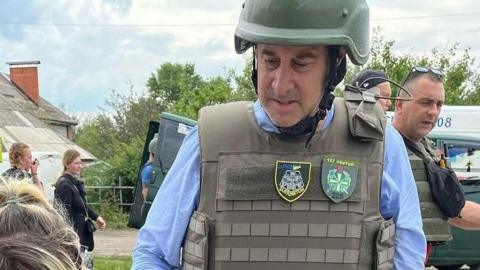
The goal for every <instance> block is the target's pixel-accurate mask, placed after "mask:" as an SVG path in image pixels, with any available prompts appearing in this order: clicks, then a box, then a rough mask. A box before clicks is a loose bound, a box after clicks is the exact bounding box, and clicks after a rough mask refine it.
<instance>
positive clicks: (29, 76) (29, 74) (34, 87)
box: [7, 61, 40, 106]
mask: <svg viewBox="0 0 480 270" xmlns="http://www.w3.org/2000/svg"><path fill="white" fill-rule="evenodd" d="M7 64H8V65H9V66H10V81H12V82H13V83H14V84H15V85H16V86H17V87H18V88H20V90H22V92H23V93H24V94H25V95H27V97H28V98H29V99H30V100H32V101H33V103H35V105H37V106H38V105H39V103H40V94H39V90H38V72H37V65H39V64H40V61H19V62H7Z"/></svg>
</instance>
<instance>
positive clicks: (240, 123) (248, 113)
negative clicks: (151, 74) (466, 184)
mask: <svg viewBox="0 0 480 270" xmlns="http://www.w3.org/2000/svg"><path fill="white" fill-rule="evenodd" d="M347 103H348V102H347ZM350 105H351V104H350ZM334 106H335V116H334V118H333V121H332V123H331V124H330V125H329V126H328V127H327V128H326V129H324V130H322V131H321V132H317V134H316V135H315V136H314V137H313V139H312V140H311V143H310V144H309V145H308V146H307V147H306V146H305V141H304V140H298V141H295V140H289V141H287V140H286V139H284V138H283V139H282V138H279V137H278V135H277V134H269V133H267V132H265V131H264V130H262V129H261V127H259V126H258V125H257V123H256V120H255V116H254V112H253V106H252V103H247V102H237V103H231V104H227V105H217V106H212V107H207V108H204V109H202V111H201V113H200V119H199V131H200V142H201V143H200V145H201V179H202V180H201V194H200V204H199V207H198V209H197V211H196V212H194V214H193V216H192V218H191V220H190V224H189V228H188V231H187V235H186V239H185V244H184V247H183V264H182V269H187V270H189V269H191V270H194V269H228V270H245V269H248V270H254V269H276V270H283V269H288V270H291V269H302V270H310V269H312V270H313V269H322V270H333V269H335V270H339V269H392V265H393V264H392V258H393V253H394V232H395V226H394V224H393V221H392V220H384V219H383V218H382V216H381V215H380V212H379V198H380V181H381V177H382V171H383V159H384V149H383V147H384V143H383V141H379V140H370V141H365V140H360V139H358V138H355V137H353V136H352V135H351V133H350V132H349V128H348V127H347V122H349V119H348V116H347V115H348V113H347V109H348V104H347V106H346V102H344V101H343V99H340V98H337V99H336V100H335V105H334ZM357 106H358V104H357ZM382 115H383V113H382ZM378 119H380V118H378ZM378 121H379V123H377V124H380V127H379V128H380V129H383V128H384V127H385V126H384V120H383V122H381V120H378ZM357 124H358V123H357ZM358 125H360V124H358ZM373 125H375V124H373ZM382 125H383V126H382ZM363 131H365V130H363ZM382 131H383V130H382ZM382 139H383V135H382ZM332 161H333V163H331V162H332ZM335 161H336V163H335ZM289 162H291V163H289ZM295 162H298V164H300V163H302V162H305V163H310V164H311V167H309V170H304V171H303V172H302V173H300V172H299V171H291V170H290V171H289V170H283V171H282V169H281V168H279V166H278V164H281V165H288V164H296V163H295ZM329 162H330V163H329ZM276 164H277V166H276ZM298 164H297V165H298ZM331 164H334V166H333V167H332V166H330V167H329V165H331ZM342 164H350V165H352V164H353V165H352V166H351V167H350V169H349V170H350V173H349V174H348V175H349V176H348V178H349V179H350V180H351V181H350V182H343V183H344V184H345V183H346V185H347V186H348V183H350V184H351V185H350V188H352V185H353V188H352V189H351V190H352V192H351V194H350V196H349V197H347V198H344V200H340V201H338V202H334V200H336V199H338V197H335V196H333V197H332V196H331V195H332V194H336V193H335V192H333V193H332V192H329V191H332V190H328V191H326V190H325V185H326V186H328V185H329V184H331V183H330V182H328V181H326V180H327V179H328V180H329V181H333V182H335V181H336V180H337V179H336V178H335V177H333V178H332V177H331V175H330V174H331V173H333V175H334V176H335V175H337V176H338V175H341V173H343V172H342V170H343V169H345V171H346V170H347V167H343V166H342ZM295 166H296V165H294V166H293V168H295ZM298 166H303V165H298ZM305 172H306V173H305ZM343 175H344V176H345V174H343ZM300 178H302V179H303V182H302V183H300V180H299V179H300ZM305 178H309V179H308V181H307V179H305ZM285 179H287V180H289V181H286V182H285V181H284V180H285ZM322 179H324V181H322ZM339 179H340V178H339ZM282 182H284V183H283V184H282ZM299 183H300V185H299ZM335 183H336V184H339V182H335ZM352 183H353V184H352ZM282 185H284V186H282ZM289 186H297V187H298V186H301V187H302V188H303V192H304V193H303V196H301V197H299V198H298V200H296V201H294V202H287V201H286V200H284V199H282V198H281V196H280V195H279V194H280V192H277V190H280V189H282V188H289ZM322 186H323V188H322ZM335 187H336V188H340V185H336V186H335ZM328 188H330V189H332V187H331V186H328ZM298 190H301V189H297V191H298ZM337 195H338V194H337ZM329 196H330V197H329ZM282 197H283V196H282ZM332 198H333V199H332Z"/></svg>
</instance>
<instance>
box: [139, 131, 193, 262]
mask: <svg viewBox="0 0 480 270" xmlns="http://www.w3.org/2000/svg"><path fill="white" fill-rule="evenodd" d="M199 193H200V146H199V138H198V129H197V128H196V127H195V128H193V129H192V131H191V132H190V133H189V134H188V135H187V136H186V137H185V139H184V141H183V144H182V146H181V147H180V150H179V151H178V155H177V157H176V159H175V161H174V163H173V164H172V167H171V168H170V170H169V172H168V174H167V176H166V177H165V180H164V182H163V184H162V186H161V187H160V190H159V191H158V193H157V195H156V196H155V199H154V200H153V203H152V206H151V208H150V211H149V213H148V216H147V219H146V221H145V225H143V227H142V228H141V229H140V231H139V233H138V237H137V244H136V246H135V248H134V250H133V265H132V268H131V269H174V268H178V267H179V264H180V248H181V245H182V241H183V238H184V236H185V233H186V230H187V227H188V223H189V221H190V217H191V215H192V213H193V211H194V210H195V209H196V208H197V207H198V200H199V195H200V194H199Z"/></svg>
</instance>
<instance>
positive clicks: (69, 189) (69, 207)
mask: <svg viewBox="0 0 480 270" xmlns="http://www.w3.org/2000/svg"><path fill="white" fill-rule="evenodd" d="M81 169H82V160H81V159H80V153H79V152H78V151H76V150H73V149H69V150H67V151H65V153H64V154H63V175H62V176H61V177H60V178H59V179H58V181H57V183H56V187H55V197H56V198H57V200H58V202H59V203H62V204H63V205H64V207H65V209H66V214H67V216H68V218H69V219H70V221H71V223H72V224H73V228H74V229H75V231H76V232H77V234H78V236H79V237H80V243H81V244H82V245H83V246H87V247H88V248H87V250H88V251H92V250H93V248H94V240H93V231H91V230H89V228H88V222H87V220H88V219H91V220H93V221H95V222H96V225H97V227H98V228H100V229H102V230H103V229H105V226H106V223H105V221H104V220H103V218H102V217H101V216H99V215H98V214H97V213H95V211H93V210H92V209H91V208H90V207H89V206H88V203H87V201H86V199H85V195H86V194H85V187H84V183H83V182H82V181H81V180H80V179H79V178H78V177H79V176H80V171H81Z"/></svg>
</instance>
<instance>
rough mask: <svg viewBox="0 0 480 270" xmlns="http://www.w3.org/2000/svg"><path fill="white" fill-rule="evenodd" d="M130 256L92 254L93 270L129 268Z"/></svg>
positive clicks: (121, 269) (128, 269)
mask: <svg viewBox="0 0 480 270" xmlns="http://www.w3.org/2000/svg"><path fill="white" fill-rule="evenodd" d="M131 266H132V258H131V257H129V256H94V257H93V268H94V269H95V270H130V267H131Z"/></svg>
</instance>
